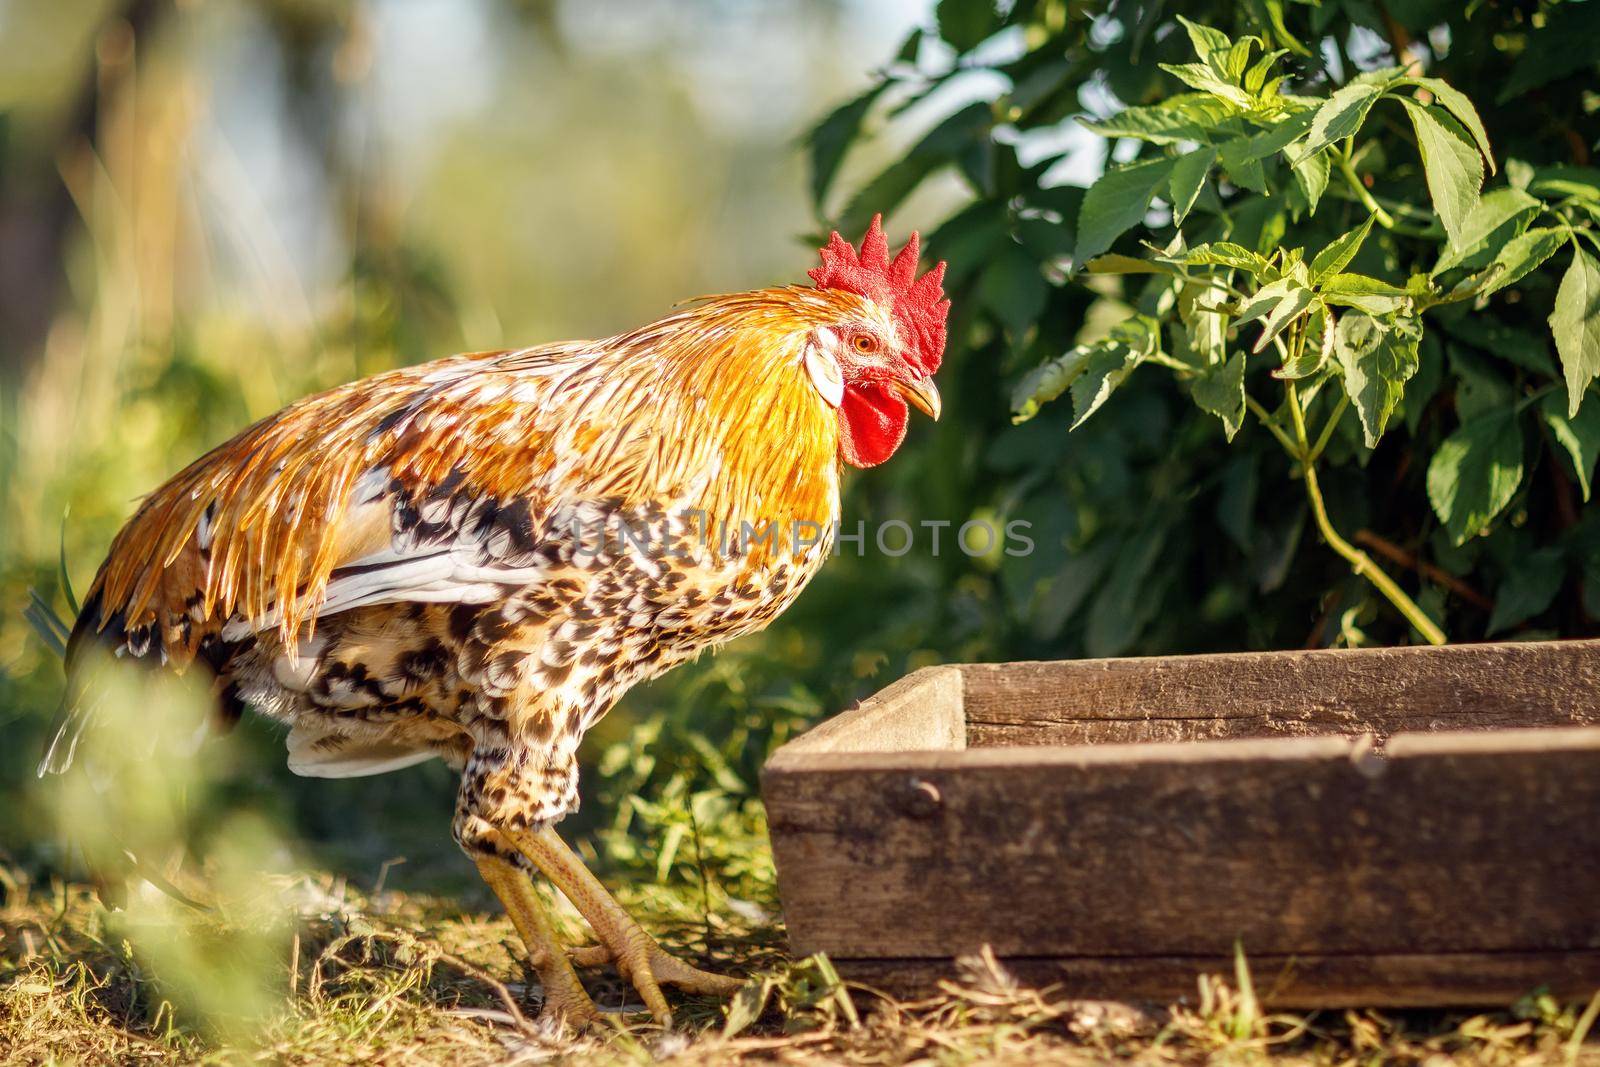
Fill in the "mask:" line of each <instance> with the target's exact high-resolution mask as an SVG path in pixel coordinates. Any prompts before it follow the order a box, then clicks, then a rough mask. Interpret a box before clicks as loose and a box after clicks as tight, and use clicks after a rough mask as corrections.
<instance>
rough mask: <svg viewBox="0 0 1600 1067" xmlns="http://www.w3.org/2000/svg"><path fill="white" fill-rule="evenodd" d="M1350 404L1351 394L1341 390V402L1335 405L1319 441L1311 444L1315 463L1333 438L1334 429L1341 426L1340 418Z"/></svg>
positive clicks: (1312, 457)
mask: <svg viewBox="0 0 1600 1067" xmlns="http://www.w3.org/2000/svg"><path fill="white" fill-rule="evenodd" d="M1349 406H1350V394H1349V393H1344V392H1341V393H1340V394H1339V403H1338V404H1337V405H1336V406H1335V407H1334V409H1333V414H1332V415H1330V416H1328V424H1327V425H1326V426H1324V427H1323V428H1322V433H1321V434H1319V435H1318V436H1317V443H1316V444H1314V445H1312V446H1311V456H1310V460H1311V462H1312V463H1315V462H1316V461H1317V459H1318V457H1320V456H1321V455H1322V450H1323V449H1325V448H1327V447H1328V442H1329V441H1330V440H1332V439H1333V431H1334V430H1336V429H1337V428H1338V426H1339V420H1340V419H1342V418H1343V417H1344V409H1345V408H1347V407H1349Z"/></svg>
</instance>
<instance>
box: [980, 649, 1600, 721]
mask: <svg viewBox="0 0 1600 1067" xmlns="http://www.w3.org/2000/svg"><path fill="white" fill-rule="evenodd" d="M961 672H962V681H963V686H964V691H965V711H966V719H967V737H968V743H969V744H971V745H972V746H974V747H981V746H986V745H1063V744H1091V743H1102V742H1133V741H1179V740H1205V739H1216V738H1236V737H1296V736H1307V735H1313V734H1327V733H1335V734H1342V735H1347V736H1349V735H1356V734H1362V733H1371V734H1375V735H1377V736H1379V737H1382V736H1386V735H1388V734H1392V733H1397V732H1399V731H1402V730H1439V729H1452V730H1460V729H1492V728H1495V727H1520V726H1564V725H1581V724H1592V723H1600V641H1541V642H1527V643H1503V644H1482V645H1449V646H1446V647H1444V648H1375V649H1359V650H1322V651H1313V652H1246V653H1229V654H1224V655H1212V656H1160V657H1152V658H1148V659H1108V660H1081V661H1073V662H1061V663H1003V664H968V665H964V666H963V667H962V668H961Z"/></svg>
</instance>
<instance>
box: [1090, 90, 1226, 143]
mask: <svg viewBox="0 0 1600 1067" xmlns="http://www.w3.org/2000/svg"><path fill="white" fill-rule="evenodd" d="M1237 112H1238V109H1237V108H1235V107H1232V106H1230V105H1228V104H1226V103H1224V102H1222V101H1221V100H1218V99H1217V98H1216V97H1214V96H1212V95H1211V94H1210V93H1182V94H1180V95H1178V96H1173V97H1169V98H1168V99H1166V100H1163V101H1162V102H1161V103H1159V104H1151V105H1150V106H1148V107H1130V108H1124V109H1123V110H1122V111H1119V112H1117V113H1116V114H1115V115H1112V116H1111V117H1110V118H1105V119H1097V120H1089V119H1079V120H1078V123H1079V125H1081V126H1082V127H1083V128H1084V129H1086V130H1090V131H1092V132H1094V133H1098V134H1100V136H1102V137H1132V138H1135V139H1137V140H1140V141H1148V142H1150V143H1151V144H1177V143H1178V142H1179V141H1206V140H1209V139H1210V138H1211V136H1212V133H1213V132H1214V131H1215V130H1216V128H1217V127H1218V126H1219V125H1221V124H1222V123H1223V122H1224V121H1225V120H1227V119H1228V118H1229V117H1230V116H1232V115H1234V114H1236V113H1237Z"/></svg>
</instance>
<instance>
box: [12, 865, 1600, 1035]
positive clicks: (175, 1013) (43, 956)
mask: <svg viewBox="0 0 1600 1067" xmlns="http://www.w3.org/2000/svg"><path fill="white" fill-rule="evenodd" d="M0 886H3V891H4V894H5V895H4V904H3V909H0V1062H4V1063H8V1064H9V1063H58V1062H59V1063H73V1062H79V1063H126V1064H167V1063H172V1064H177V1063H193V1062H217V1063H234V1062H272V1063H291V1064H301V1063H304V1064H311V1063H328V1062H348V1063H398V1062H405V1063H449V1064H457V1063H460V1064H473V1063H507V1062H510V1063H544V1062H583V1063H640V1062H650V1061H657V1060H670V1061H671V1062H673V1063H680V1064H689V1065H693V1064H738V1063H751V1062H781V1063H849V1064H902V1063H913V1062H920V1063H937V1064H961V1063H975V1062H984V1063H1018V1064H1021V1063H1040V1062H1049V1063H1092V1062H1103V1061H1105V1060H1107V1059H1128V1060H1135V1061H1140V1062H1164V1063H1165V1062H1171V1063H1194V1062H1205V1061H1211V1060H1219V1059H1220V1060H1227V1061H1236V1060H1243V1059H1249V1060H1266V1059H1271V1060H1273V1061H1274V1062H1283V1063H1289V1062H1295V1063H1377V1062H1401V1063H1446V1062H1471V1063H1491V1064H1520V1063H1535V1062H1537V1063H1573V1062H1580V1063H1589V1064H1600V1046H1596V1045H1595V1044H1593V1043H1588V1044H1586V1043H1584V1040H1583V1038H1584V1036H1585V1034H1586V1033H1587V1032H1588V1031H1589V1030H1590V1029H1591V1028H1592V1027H1594V1023H1595V1018H1594V1017H1595V1014H1596V1011H1597V1010H1600V996H1597V998H1596V1000H1595V1001H1594V1002H1592V1003H1590V1004H1589V1005H1588V1006H1587V1010H1584V1007H1583V1006H1581V1005H1579V1006H1561V1005H1557V1004H1554V1003H1552V1002H1549V1001H1548V1000H1544V999H1541V998H1538V997H1532V998H1529V999H1528V1000H1527V1001H1525V1002H1523V1003H1522V1004H1520V1005H1518V1006H1516V1008H1514V1009H1512V1010H1508V1011H1506V1012H1503V1013H1492V1014H1480V1015H1470V1016H1469V1015H1444V1014H1439V1013H1428V1014H1416V1015H1403V1016H1402V1015H1394V1014H1388V1013H1378V1012H1355V1013H1344V1012H1330V1013H1325V1014H1320V1015H1312V1016H1294V1015H1272V1014H1263V1013H1262V1012H1261V1011H1260V1010H1259V1009H1258V1007H1257V1006H1256V1004H1255V1002H1254V999H1253V997H1252V996H1251V995H1250V992H1249V982H1248V973H1247V972H1245V973H1244V974H1242V975H1240V976H1230V978H1229V981H1228V982H1226V983H1224V982H1223V981H1220V980H1219V981H1217V982H1215V983H1208V984H1206V985H1204V986H1203V987H1202V988H1201V989H1199V990H1197V995H1196V997H1195V998H1194V999H1195V1003H1194V1004H1192V1005H1188V1006H1174V1007H1171V1008H1168V1009H1165V1010H1162V1011H1139V1010H1135V1009H1132V1008H1128V1007H1124V1006H1120V1005H1105V1004H1086V1003H1084V1002H1081V1001H1078V1002H1074V1001H1068V1000H1065V999H1062V998H1060V997H1057V996H1053V995H1052V994H1051V993H1050V992H1049V991H1048V990H1044V991H1035V990H1029V989H1024V988H1019V987H1018V986H1016V985H1015V984H1014V983H1012V982H1011V981H1010V980H1009V979H1008V978H1007V976H1006V975H1005V973H1004V971H1003V969H1001V968H999V967H997V966H995V965H994V964H993V962H992V961H989V960H985V959H981V958H980V959H974V960H968V961H964V963H963V966H962V970H961V975H960V977H959V980H957V981H954V982H952V983H950V984H949V986H948V988H947V990H946V992H945V993H944V994H943V995H941V996H939V997H936V998H933V999H930V1000H926V1001H923V1002H920V1003H912V1004H907V1003H898V1002H894V1001H891V1000H889V999H886V998H883V997H880V996H876V995H874V994H872V993H871V992H869V991H856V996H855V997H854V998H853V999H852V998H850V997H847V996H846V995H845V994H844V991H843V990H842V989H841V988H840V986H839V984H838V982H837V980H836V978H835V977H834V976H833V974H832V971H831V969H830V968H829V967H828V965H827V963H826V961H825V960H809V961H801V962H791V961H789V960H788V959H787V958H786V957H785V956H784V955H783V952H782V949H781V932H780V931H779V930H778V929H777V928H776V926H775V925H774V924H773V923H772V921H771V920H770V919H768V918H767V917H766V915H765V914H764V909H762V908H760V907H757V906H754V905H748V904H747V905H743V906H739V907H736V908H733V909H726V908H719V909H718V914H719V915H720V916H722V917H721V918H712V919H710V920H707V919H706V918H705V917H704V916H703V915H702V914H701V913H700V908H699V904H698V896H699V894H698V893H696V892H693V891H688V892H684V893H674V892H671V891H668V890H663V889H660V888H657V887H650V888H646V889H644V890H640V891H636V892H634V893H632V894H631V895H630V896H629V897H628V898H627V900H626V902H627V903H629V904H630V905H631V906H632V907H634V908H635V909H637V910H638V911H639V912H640V914H641V915H642V916H643V917H644V918H645V919H646V921H647V923H648V925H650V926H651V927H652V928H653V929H655V930H657V931H658V932H661V933H662V934H663V935H664V936H663V940H664V941H666V942H667V943H668V944H669V946H670V947H672V948H674V949H675V950H678V951H681V952H683V953H685V954H686V955H688V956H690V957H694V958H697V959H700V960H702V961H706V960H710V959H714V960H715V961H716V962H717V964H718V965H721V966H724V967H728V968H731V969H733V970H736V971H738V972H740V973H748V974H753V975H755V976H756V977H754V978H752V980H751V982H750V983H749V984H748V985H747V986H746V988H745V990H744V992H743V993H742V994H741V995H740V996H739V997H738V998H737V999H736V1001H735V1002H734V1004H733V1005H731V1006H730V1007H728V1008H726V1009H725V1008H724V1007H723V1006H721V1005H719V1004H716V1003H711V1002H705V1001H682V1000H680V1001H679V1002H678V1003H679V1009H678V1015H679V1018H678V1028H677V1029H676V1030H675V1031H672V1032H667V1031H664V1030H662V1029H660V1028H657V1027H654V1026H651V1025H648V1024H646V1023H643V1022H641V1021H640V1017H639V1016H637V1015H631V1014H630V1015H623V1014H621V1013H618V1014H615V1015H612V1016H611V1017H612V1019H613V1020H614V1021H613V1024H612V1027H611V1029H609V1030H607V1031H605V1032H602V1033H598V1034H591V1035H586V1036H584V1037H581V1038H576V1039H574V1038H571V1037H566V1036H562V1035H557V1034H552V1033H550V1032H549V1031H548V1030H547V1029H546V1028H545V1027H543V1026H541V1025H540V1023H539V1022H538V1021H537V1019H536V1018H534V1017H531V1016H533V1015H534V1013H535V1010H536V1005H537V994H536V992H530V989H529V986H528V984H527V982H526V981H525V980H524V977H523V975H522V972H521V968H520V965H519V963H518V962H517V955H516V949H515V944H514V934H513V932H512V930H511V926H510V923H509V922H507V921H506V920H505V919H504V918H503V917H501V916H500V915H499V914H498V913H497V912H495V911H493V910H491V909H488V908H487V902H486V901H474V902H473V903H472V906H471V907H468V908H466V909H464V908H463V906H462V905H461V904H460V903H458V902H455V901H452V900H449V899H440V898H432V897H421V896H405V895H402V894H399V893H393V892H389V893H383V892H379V893H377V894H376V895H373V896H366V895H362V894H358V893H356V892H354V891H352V890H350V889H349V888H348V887H346V886H345V885H344V884H343V883H342V882H341V881H339V880H336V879H332V878H327V877H321V878H318V877H305V878H299V879H293V880H289V881H287V882H284V883H282V884H279V885H277V886H275V887H274V888H275V889H276V890H277V893H276V895H275V896H276V899H277V900H279V901H280V902H281V901H287V902H289V903H290V905H291V913H290V915H289V920H288V921H287V922H286V923H284V924H283V925H282V926H281V927H270V929H272V930H275V931H277V933H275V934H273V935H272V936H271V938H270V940H271V943H272V945H273V946H274V947H273V952H274V959H275V960H276V961H277V963H278V965H277V967H276V970H277V974H276V975H275V976H274V977H273V979H272V983H273V984H270V985H269V986H268V988H270V989H271V990H272V994H271V999H270V1000H269V1001H268V1002H267V1003H266V1004H265V1005H258V1007H257V1010H256V1011H255V1012H254V1013H253V1014H248V1015H247V1016H241V1017H230V1016H229V1013H228V1012H227V1011H226V1010H223V1011H220V1012H219V1011H216V1010H215V1009H214V1008H213V1010H212V1011H211V1012H210V1013H209V1014H205V1015H203V1016H197V1015H196V1014H195V1013H194V1012H193V1011H187V1010H184V1009H181V1008H175V1007H174V1002H177V1003H186V1002H187V1001H188V1000H193V999H194V990H193V989H189V991H188V992H187V993H186V992H185V991H184V988H183V987H182V986H181V983H180V984H178V985H172V984H169V983H167V982H165V981H164V980H163V977H164V976H163V975H161V974H158V973H157V968H156V967H155V966H154V965H153V964H152V963H151V962H150V961H149V959H148V958H147V957H146V955H145V954H144V953H142V952H141V953H135V952H134V951H133V950H132V949H130V947H129V943H128V940H127V939H126V936H125V935H126V932H125V931H123V930H121V929H120V928H119V926H118V922H119V920H118V919H117V917H116V916H115V915H108V913H107V912H105V911H104V910H103V909H101V908H100V907H99V906H98V904H97V903H96V902H95V900H94V898H93V897H92V896H91V895H90V894H89V892H88V891H87V890H86V889H84V888H83V887H81V886H63V885H59V884H57V885H51V886H31V885H29V884H27V883H26V882H25V881H24V880H22V879H21V877H20V876H19V875H18V874H17V872H15V871H14V870H7V869H6V868H4V867H0ZM479 908H482V909H483V910H478V909H479ZM567 919H568V921H569V922H570V923H571V929H570V930H569V931H568V932H569V933H574V934H575V933H577V932H578V929H577V926H576V923H575V921H574V920H573V917H572V916H570V915H569V916H567ZM181 921H182V922H183V923H186V928H187V932H186V934H185V936H187V937H190V938H197V939H200V940H202V941H203V940H205V939H207V938H210V937H212V936H215V937H216V938H218V939H220V940H219V941H218V942H217V943H218V944H221V945H223V946H224V947H225V948H226V947H227V946H229V945H231V944H232V943H231V942H229V941H228V940H227V938H228V937H229V936H231V933H232V934H236V933H237V931H232V932H230V931H229V930H228V929H226V928H225V927H226V924H223V923H219V922H218V921H217V920H214V919H209V918H208V919H203V920H198V922H197V921H196V920H195V919H193V917H189V918H188V919H186V920H181ZM230 921H232V922H235V923H245V922H251V921H254V920H253V919H246V918H242V917H230ZM144 933H145V934H146V935H148V933H149V931H148V930H145V931H144ZM279 935H281V936H279ZM232 951H233V950H232V949H231V948H228V949H227V951H226V952H224V953H223V957H222V961H221V963H220V964H219V963H218V962H217V959H216V957H215V956H213V957H211V960H212V962H211V963H210V964H208V965H207V966H212V967H220V970H217V971H215V972H214V973H207V974H205V975H202V976H201V979H202V980H203V981H205V982H207V983H209V984H211V985H212V986H216V987H228V982H229V981H230V980H231V978H230V975H229V973H228V971H229V968H230V966H231V967H233V968H235V969H237V968H238V967H242V966H246V965H247V964H246V963H244V962H241V961H244V960H247V959H248V953H242V954H241V955H239V956H237V958H233V959H231V960H230V959H229V954H230V953H232ZM186 958H191V959H202V958H206V957H204V955H203V954H201V955H199V956H192V957H186ZM163 959H164V960H166V961H168V962H167V966H169V967H171V966H175V964H173V963H172V962H171V960H172V957H171V956H170V955H168V956H164V957H163ZM267 969H268V970H272V969H273V968H272V967H270V966H269V967H268V968H267ZM232 977H237V976H232ZM256 977H259V976H256ZM591 977H592V980H591V983H590V988H591V990H592V991H593V992H594V993H595V995H596V998H597V1000H598V1001H599V1002H600V1003H601V1004H602V1005H603V1006H608V1007H621V1006H624V1005H625V1004H626V998H628V996H629V991H628V990H626V989H625V988H624V987H623V986H622V985H621V984H620V983H619V982H618V981H617V980H616V978H615V977H614V976H612V975H610V974H609V973H596V974H595V975H593V976H591ZM1240 977H1243V978H1244V979H1245V980H1244V981H1243V982H1242V983H1241V981H1240V980H1239V978H1240ZM535 988H536V987H535ZM201 999H202V1000H203V999H204V998H203V997H201Z"/></svg>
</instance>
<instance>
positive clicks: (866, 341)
mask: <svg viewBox="0 0 1600 1067" xmlns="http://www.w3.org/2000/svg"><path fill="white" fill-rule="evenodd" d="M855 346H856V351H857V352H860V353H861V354H862V355H864V356H865V355H870V354H871V353H873V352H876V351H877V350H878V339H877V338H876V337H873V336H872V335H871V334H865V333H858V334H856V336H855Z"/></svg>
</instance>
